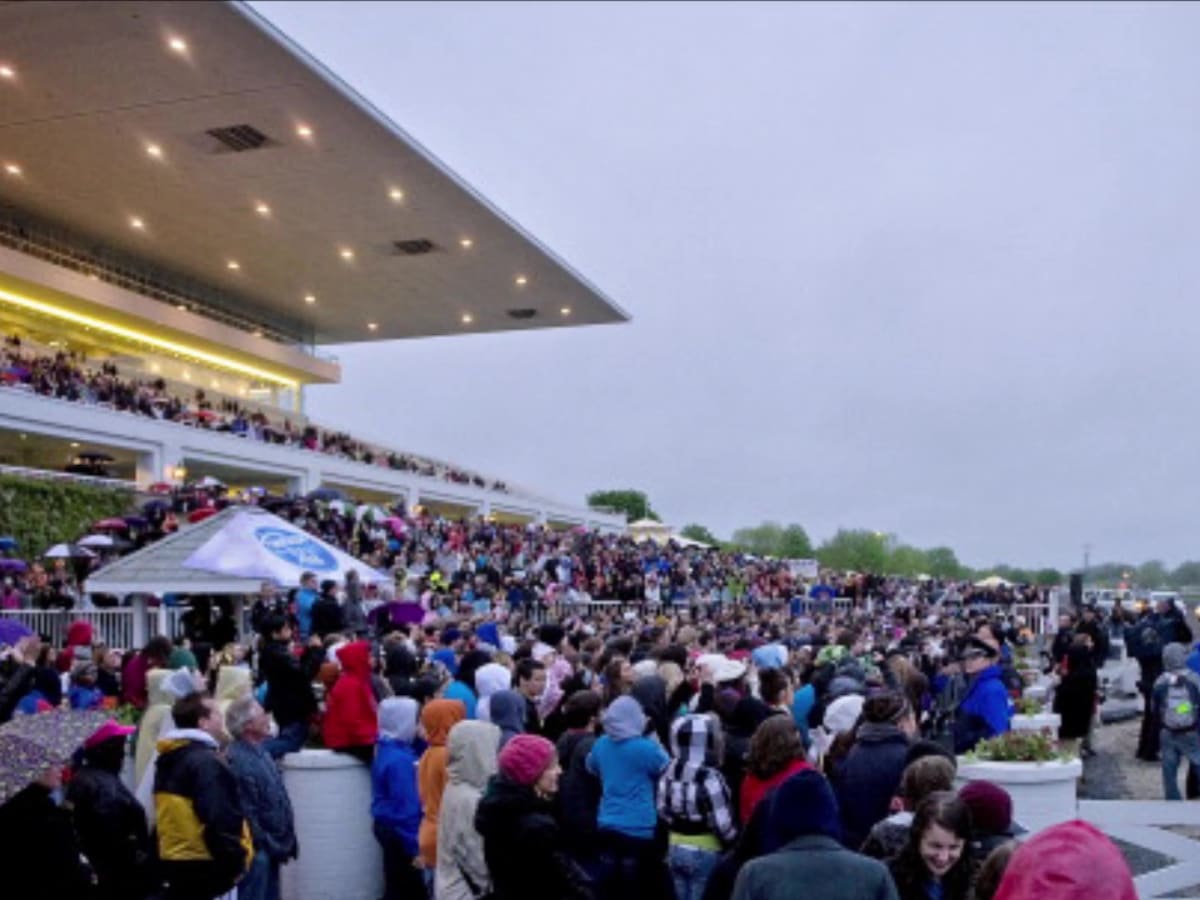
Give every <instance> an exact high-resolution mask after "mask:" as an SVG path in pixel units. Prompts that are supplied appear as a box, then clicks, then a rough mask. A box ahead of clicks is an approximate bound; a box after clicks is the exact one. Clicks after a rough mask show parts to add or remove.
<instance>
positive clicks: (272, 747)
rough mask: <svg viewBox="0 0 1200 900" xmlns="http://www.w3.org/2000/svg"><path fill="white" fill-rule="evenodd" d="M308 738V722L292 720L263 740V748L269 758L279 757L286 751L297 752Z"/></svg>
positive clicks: (285, 753) (286, 752)
mask: <svg viewBox="0 0 1200 900" xmlns="http://www.w3.org/2000/svg"><path fill="white" fill-rule="evenodd" d="M306 740H308V723H307V722H293V723H292V724H290V725H284V726H283V727H282V728H280V729H279V734H278V735H277V736H276V737H273V738H271V739H270V740H269V741H264V742H263V750H265V751H266V753H267V755H268V756H270V757H271V759H279V758H280V757H282V756H285V755H287V754H288V753H299V752H300V749H301V748H302V747H303V746H304V742H305V741H306Z"/></svg>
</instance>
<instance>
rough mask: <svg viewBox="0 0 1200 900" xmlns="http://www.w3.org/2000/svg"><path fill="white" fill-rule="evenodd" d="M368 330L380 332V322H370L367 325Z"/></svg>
mask: <svg viewBox="0 0 1200 900" xmlns="http://www.w3.org/2000/svg"><path fill="white" fill-rule="evenodd" d="M367 328H369V329H370V330H371V331H378V330H379V323H378V322H368V323H367Z"/></svg>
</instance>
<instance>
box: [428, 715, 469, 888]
mask: <svg viewBox="0 0 1200 900" xmlns="http://www.w3.org/2000/svg"><path fill="white" fill-rule="evenodd" d="M466 717H467V711H466V708H465V707H464V706H463V704H462V702H461V701H459V700H431V701H430V702H429V703H426V704H425V706H424V707H423V708H422V709H421V731H422V733H423V734H424V737H425V741H426V743H427V744H428V745H429V746H428V747H427V748H426V750H425V752H424V753H423V754H421V761H420V762H419V763H418V765H417V790H418V793H419V796H420V798H421V810H422V812H423V817H422V819H421V830H420V834H419V836H418V847H419V850H420V854H421V863H422V865H424V866H425V868H426V870H427V871H429V872H430V873H431V874H432V872H433V869H434V868H435V867H436V866H437V835H438V815H439V812H440V811H441V807H442V793H443V792H444V791H445V790H446V782H447V780H448V779H449V777H450V776H449V770H448V764H449V758H450V753H449V750H447V748H446V743H447V740H448V739H449V737H450V729H452V728H453V727H454V726H455V725H457V724H458V723H459V722H461V721H463V720H464V719H466Z"/></svg>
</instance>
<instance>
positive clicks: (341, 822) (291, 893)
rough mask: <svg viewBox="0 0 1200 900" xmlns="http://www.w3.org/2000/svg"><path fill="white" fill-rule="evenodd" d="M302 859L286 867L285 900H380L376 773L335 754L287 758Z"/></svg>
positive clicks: (286, 784)
mask: <svg viewBox="0 0 1200 900" xmlns="http://www.w3.org/2000/svg"><path fill="white" fill-rule="evenodd" d="M282 769H283V784H284V787H286V788H287V792H288V797H289V798H290V799H291V801H292V810H293V812H294V813H295V817H296V837H297V839H298V840H299V842H300V857H299V858H298V859H295V860H293V861H292V862H290V863H288V864H287V865H286V866H284V868H283V871H282V872H281V873H280V887H281V892H282V895H283V898H284V900H378V898H379V897H381V896H382V895H383V854H382V851H381V850H380V848H379V843H378V842H377V841H376V840H375V835H374V833H373V831H372V827H371V826H372V821H371V770H370V769H369V768H368V767H367V766H364V765H363V764H362V763H361V762H359V761H358V760H357V759H355V758H354V757H352V756H347V755H345V754H344V753H334V752H333V751H332V750H302V751H300V752H299V753H289V754H288V755H287V756H285V757H284V758H283V765H282Z"/></svg>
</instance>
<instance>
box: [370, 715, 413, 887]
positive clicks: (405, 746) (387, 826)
mask: <svg viewBox="0 0 1200 900" xmlns="http://www.w3.org/2000/svg"><path fill="white" fill-rule="evenodd" d="M418 711H419V707H418V705H417V701H416V700H414V699H412V698H411V697H389V698H388V699H386V700H384V701H383V702H382V703H380V704H379V737H378V743H377V744H376V748H375V759H374V760H373V761H372V763H371V817H372V818H373V819H374V830H375V839H376V840H377V841H378V842H379V845H380V847H382V848H383V873H384V882H385V889H384V898H385V900H412V898H414V897H422V896H424V894H425V885H424V883H423V882H422V879H421V874H420V871H419V870H418V869H417V866H416V864H417V861H418V859H419V848H418V845H417V834H418V831H419V830H420V827H421V801H420V798H419V797H418V793H417V752H416V749H415V748H414V746H413V742H414V741H415V740H416V737H417V714H418Z"/></svg>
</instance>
